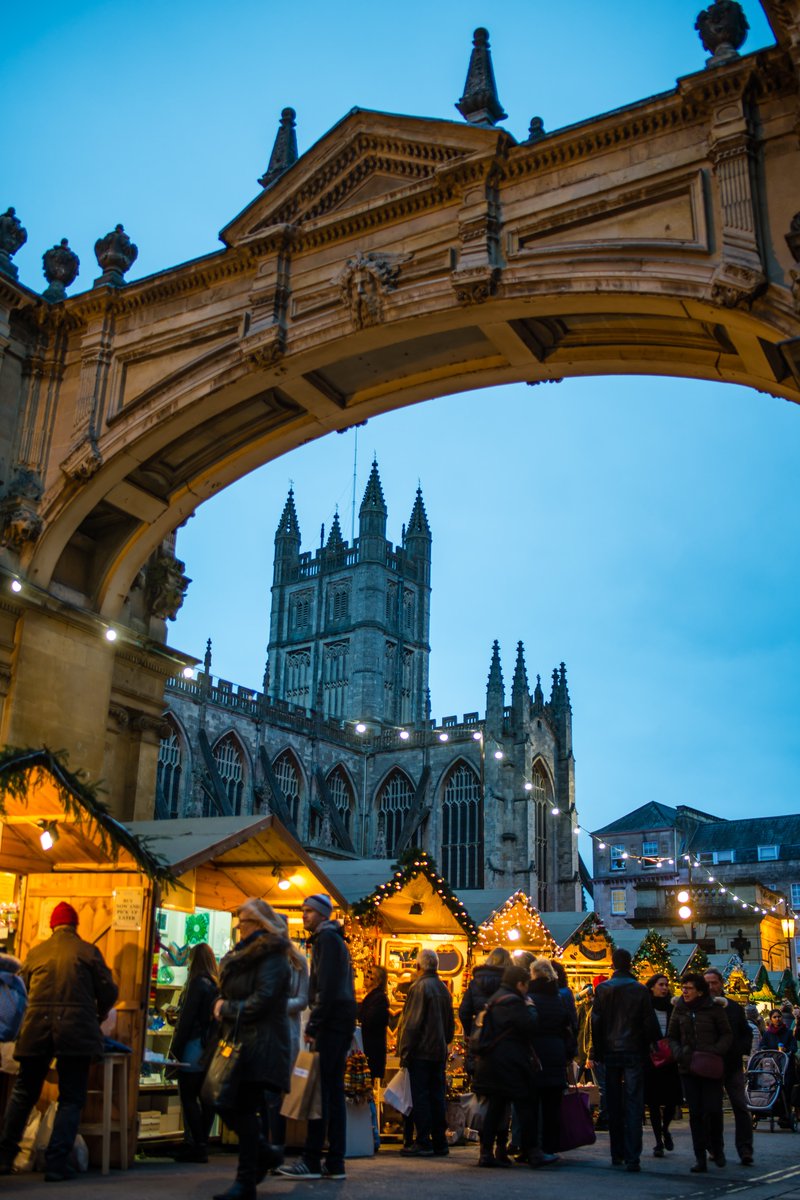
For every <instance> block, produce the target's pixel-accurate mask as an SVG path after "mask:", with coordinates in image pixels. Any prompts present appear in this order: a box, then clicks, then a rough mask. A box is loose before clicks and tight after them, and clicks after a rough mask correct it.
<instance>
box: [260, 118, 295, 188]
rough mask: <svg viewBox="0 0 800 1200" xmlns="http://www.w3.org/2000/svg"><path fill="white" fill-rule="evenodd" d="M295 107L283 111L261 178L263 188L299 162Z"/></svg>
mask: <svg viewBox="0 0 800 1200" xmlns="http://www.w3.org/2000/svg"><path fill="white" fill-rule="evenodd" d="M296 116H297V113H296V112H295V111H294V109H293V108H284V110H283V112H282V113H281V123H280V126H279V128H278V133H277V136H276V138H275V145H274V146H273V147H272V154H271V155H270V156H269V165H268V167H267V169H266V171H265V172H264V174H263V175H262V176H261V178H260V179H259V181H258V182H259V183H260V184H261V186H262V187H263V188H266V187H269V185H270V184H271V183H273V182H274V181H275V180H276V179H277V178H278V176H279V175H282V174H283V173H284V171H288V170H289V167H291V166H292V165H293V164H294V163H296V162H297V134H296V133H295V117H296Z"/></svg>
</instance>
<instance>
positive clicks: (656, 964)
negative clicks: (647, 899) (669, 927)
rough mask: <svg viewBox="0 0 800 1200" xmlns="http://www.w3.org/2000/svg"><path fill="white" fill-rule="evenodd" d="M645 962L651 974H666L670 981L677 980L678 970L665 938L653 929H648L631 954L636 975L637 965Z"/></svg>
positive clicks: (640, 965) (637, 973) (642, 964)
mask: <svg viewBox="0 0 800 1200" xmlns="http://www.w3.org/2000/svg"><path fill="white" fill-rule="evenodd" d="M645 964H649V967H650V968H651V971H650V973H651V974H658V975H666V977H667V979H668V980H669V981H670V983H675V982H676V981H677V978H678V972H677V969H676V967H675V964H674V962H673V961H672V958H671V957H670V953H669V945H668V944H667V940H666V938H664V937H662V935H661V934H660V933H658V932H657V931H656V930H655V929H648V931H647V933H646V934H645V935H644V937H643V939H642V942H641V945H640V946H639V949H638V950H637V951H636V953H635V954H634V956H633V959H632V962H631V966H632V968H633V972H634V974H635V975H636V976H637V977H638V975H639V972H638V970H637V967H644V966H645Z"/></svg>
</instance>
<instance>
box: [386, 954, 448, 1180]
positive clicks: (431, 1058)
mask: <svg viewBox="0 0 800 1200" xmlns="http://www.w3.org/2000/svg"><path fill="white" fill-rule="evenodd" d="M417 971H418V972H419V978H418V979H417V980H416V982H415V983H413V984H412V985H411V988H410V989H409V993H408V1000H407V1001H406V1006H405V1008H404V1009H403V1017H402V1020H401V1022H400V1032H399V1036H398V1039H397V1050H398V1054H399V1055H400V1065H401V1066H403V1067H407V1068H408V1074H409V1079H410V1082H411V1102H412V1105H413V1111H414V1125H415V1126H416V1130H417V1140H416V1142H415V1143H414V1145H413V1146H407V1147H405V1148H404V1149H403V1150H402V1151H401V1154H420V1155H424V1156H426V1157H431V1156H434V1155H435V1156H437V1157H441V1156H444V1155H445V1154H448V1153H449V1150H448V1147H447V1139H446V1137H445V1134H446V1132H447V1113H446V1105H447V1102H446V1085H445V1068H446V1065H447V1048H448V1046H449V1045H450V1043H451V1042H452V1040H453V1034H454V1033H455V1026H456V1022H455V1016H454V1015H453V999H452V997H451V995H450V993H449V992H448V990H447V988H446V987H445V985H444V984H443V983H442V981H441V979H440V978H439V974H438V971H439V956H438V954H437V953H436V951H435V950H420V952H419V957H418V959H417Z"/></svg>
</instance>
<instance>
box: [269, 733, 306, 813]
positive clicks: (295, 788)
mask: <svg viewBox="0 0 800 1200" xmlns="http://www.w3.org/2000/svg"><path fill="white" fill-rule="evenodd" d="M272 770H273V772H274V773H275V777H276V779H277V780H278V783H279V784H280V787H281V791H282V792H283V796H284V799H285V801H286V805H287V807H288V809H289V815H290V816H291V818H292V820H293V821H294V824H295V828H296V829H298V830H299V829H301V819H302V818H303V816H304V809H305V799H306V796H307V795H308V781H307V779H306V774H305V771H304V770H303V767H302V764H301V762H300V759H299V757H298V755H297V753H296V751H295V750H294V749H293V748H292V747H291V746H284V748H283V750H280V751H278V753H277V754H276V755H275V757H274V758H273V760H272Z"/></svg>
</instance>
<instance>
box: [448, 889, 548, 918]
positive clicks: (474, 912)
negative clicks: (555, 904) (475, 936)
mask: <svg viewBox="0 0 800 1200" xmlns="http://www.w3.org/2000/svg"><path fill="white" fill-rule="evenodd" d="M508 896H509V893H508V888H468V889H467V890H466V891H464V892H459V893H458V898H459V900H460V901H461V902H462V904H463V905H464V907H465V908H466V910H467V912H468V913H469V915H470V916H471V917H472V919H473V921H474V922H475V924H476V925H482V924H483V922H484V921H488V919H489V917H491V916H492V914H493V913H496V912H497V911H498V909H500V908H502V907H503V905H504V904H505V902H506V900H508ZM540 915H541V914H540Z"/></svg>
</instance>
